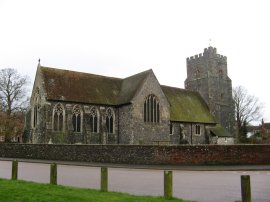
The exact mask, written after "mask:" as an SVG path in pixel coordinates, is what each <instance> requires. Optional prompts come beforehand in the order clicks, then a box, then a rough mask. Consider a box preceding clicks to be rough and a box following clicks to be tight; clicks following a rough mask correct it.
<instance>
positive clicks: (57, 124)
mask: <svg viewBox="0 0 270 202" xmlns="http://www.w3.org/2000/svg"><path fill="white" fill-rule="evenodd" d="M53 118H54V121H53V129H54V131H63V128H64V109H63V107H62V106H61V104H59V103H58V104H57V105H56V106H55V108H54V115H53Z"/></svg>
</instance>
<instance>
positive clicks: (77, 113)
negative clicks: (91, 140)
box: [72, 105, 81, 132]
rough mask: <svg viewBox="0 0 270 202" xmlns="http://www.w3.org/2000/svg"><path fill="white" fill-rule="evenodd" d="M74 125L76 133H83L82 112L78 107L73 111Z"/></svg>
mask: <svg viewBox="0 0 270 202" xmlns="http://www.w3.org/2000/svg"><path fill="white" fill-rule="evenodd" d="M72 124H73V131H74V132H81V110H80V107H79V106H78V105H76V106H75V107H74V109H73V114H72Z"/></svg>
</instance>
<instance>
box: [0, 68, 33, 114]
mask: <svg viewBox="0 0 270 202" xmlns="http://www.w3.org/2000/svg"><path fill="white" fill-rule="evenodd" d="M28 81H29V79H28V77H27V76H23V75H20V74H19V73H18V72H17V70H15V69H11V68H7V69H2V70H1V71H0V99H1V101H2V110H3V111H4V112H5V113H6V115H7V116H10V115H11V114H12V113H13V112H18V111H21V110H25V108H26V104H27V96H26V94H27V88H26V87H27V85H28Z"/></svg>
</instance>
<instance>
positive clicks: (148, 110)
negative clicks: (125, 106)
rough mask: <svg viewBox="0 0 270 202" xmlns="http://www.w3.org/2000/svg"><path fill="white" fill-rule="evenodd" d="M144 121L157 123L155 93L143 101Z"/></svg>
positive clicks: (157, 113) (157, 114)
mask: <svg viewBox="0 0 270 202" xmlns="http://www.w3.org/2000/svg"><path fill="white" fill-rule="evenodd" d="M143 112H144V122H151V123H159V119H160V115H159V102H158V99H157V97H156V96H155V95H149V96H148V97H147V98H146V99H145V101H144V109H143Z"/></svg>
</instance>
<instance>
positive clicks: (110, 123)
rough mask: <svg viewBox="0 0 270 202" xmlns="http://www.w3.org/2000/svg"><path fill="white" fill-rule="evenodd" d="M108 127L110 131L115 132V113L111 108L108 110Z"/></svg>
mask: <svg viewBox="0 0 270 202" xmlns="http://www.w3.org/2000/svg"><path fill="white" fill-rule="evenodd" d="M106 127H107V131H108V133H114V113H113V110H112V109H111V108H109V109H107V111H106Z"/></svg>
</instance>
